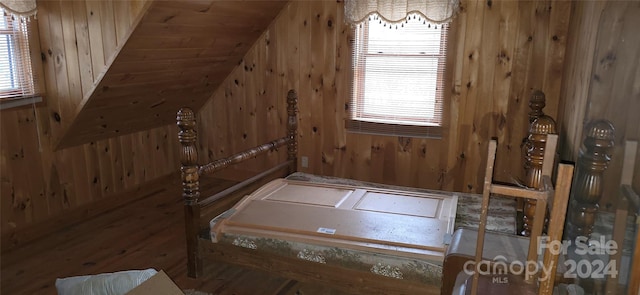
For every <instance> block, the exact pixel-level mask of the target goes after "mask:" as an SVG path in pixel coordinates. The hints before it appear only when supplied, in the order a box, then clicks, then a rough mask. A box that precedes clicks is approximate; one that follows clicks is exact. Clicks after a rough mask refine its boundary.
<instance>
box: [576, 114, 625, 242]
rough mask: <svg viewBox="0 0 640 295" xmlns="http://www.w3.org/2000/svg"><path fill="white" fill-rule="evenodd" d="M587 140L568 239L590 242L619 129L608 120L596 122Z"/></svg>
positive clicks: (588, 128) (579, 163)
mask: <svg viewBox="0 0 640 295" xmlns="http://www.w3.org/2000/svg"><path fill="white" fill-rule="evenodd" d="M584 133H585V134H586V136H585V139H584V141H583V143H582V147H581V149H580V155H579V156H578V161H577V163H576V177H575V178H574V183H573V187H572V189H571V204H570V207H569V212H568V213H567V214H568V215H569V220H568V224H567V225H568V231H567V237H568V238H569V239H571V240H574V239H575V238H576V237H578V236H585V237H588V238H590V237H591V232H592V230H593V224H594V223H595V219H596V214H597V212H598V208H599V205H598V203H599V202H600V198H601V197H602V189H603V185H602V183H603V173H604V171H605V170H607V166H608V164H609V161H610V160H611V156H610V152H611V149H612V148H613V146H614V137H615V135H614V133H615V128H614V127H613V124H612V123H611V122H609V121H607V120H594V121H591V122H589V123H588V124H587V125H586V126H585V130H584Z"/></svg>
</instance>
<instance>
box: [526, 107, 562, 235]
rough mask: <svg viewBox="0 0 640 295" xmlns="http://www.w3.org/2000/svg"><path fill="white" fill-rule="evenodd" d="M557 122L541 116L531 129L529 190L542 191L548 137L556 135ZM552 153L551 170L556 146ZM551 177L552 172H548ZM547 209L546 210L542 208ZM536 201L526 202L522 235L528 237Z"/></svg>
mask: <svg viewBox="0 0 640 295" xmlns="http://www.w3.org/2000/svg"><path fill="white" fill-rule="evenodd" d="M556 133H557V132H556V122H555V121H554V120H553V119H552V118H551V117H549V116H547V115H541V116H540V117H538V118H537V119H535V120H534V121H533V122H532V123H531V125H530V127H529V137H528V138H527V143H528V144H527V150H526V155H525V163H526V164H525V167H526V174H525V181H524V184H525V185H526V186H527V187H529V188H535V189H541V186H542V176H543V175H544V171H543V170H542V169H543V164H544V162H545V160H547V159H545V155H547V154H546V150H545V148H546V147H547V137H548V136H547V135H548V134H556ZM551 148H552V149H553V151H552V153H549V154H548V155H550V156H551V157H552V158H551V159H549V161H551V162H550V163H551V165H549V167H547V168H550V167H551V166H553V157H554V156H555V148H556V145H555V144H553V146H551ZM547 173H548V175H549V176H551V173H550V172H547ZM541 209H546V208H541ZM535 213H536V200H533V199H527V200H525V201H524V211H523V220H522V227H523V228H522V232H520V235H522V236H525V237H528V236H530V235H531V230H532V229H533V222H534V216H535V215H536V214H535ZM543 224H544V223H543Z"/></svg>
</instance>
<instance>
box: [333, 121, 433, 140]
mask: <svg viewBox="0 0 640 295" xmlns="http://www.w3.org/2000/svg"><path fill="white" fill-rule="evenodd" d="M345 128H346V129H347V131H348V132H351V133H362V134H373V135H388V136H401V137H416V138H433V139H441V138H442V127H441V126H414V125H400V124H390V123H377V122H369V121H360V120H345Z"/></svg>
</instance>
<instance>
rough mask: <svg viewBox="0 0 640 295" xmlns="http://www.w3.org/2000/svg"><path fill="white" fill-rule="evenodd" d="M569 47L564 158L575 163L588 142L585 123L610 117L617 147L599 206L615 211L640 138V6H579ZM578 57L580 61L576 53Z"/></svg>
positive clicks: (637, 180)
mask: <svg viewBox="0 0 640 295" xmlns="http://www.w3.org/2000/svg"><path fill="white" fill-rule="evenodd" d="M574 10H575V12H574V13H573V14H574V18H573V19H572V20H571V24H570V25H569V26H570V27H571V30H572V31H576V32H579V34H576V36H574V37H572V38H571V39H570V40H569V43H568V51H567V56H568V57H569V58H568V61H567V64H566V70H565V76H564V79H563V80H564V82H563V85H562V93H563V95H564V96H566V101H565V103H564V104H563V106H562V112H561V114H562V115H563V120H562V130H567V132H568V133H569V134H570V136H568V137H567V138H566V140H565V141H564V142H563V145H562V155H563V158H565V159H568V160H576V159H577V157H578V151H579V149H580V146H581V145H582V142H583V140H584V138H583V137H584V132H583V128H584V125H585V123H587V122H589V121H590V120H593V119H607V120H609V121H611V122H612V123H613V125H614V127H615V148H614V150H613V151H612V160H611V162H610V163H609V167H608V169H607V170H606V171H605V173H604V192H603V194H602V199H601V200H600V208H601V209H603V210H607V209H609V210H610V209H611V208H612V205H613V204H615V201H616V199H617V196H618V186H619V182H620V181H619V179H620V174H621V169H622V157H623V147H624V142H625V140H639V139H640V132H639V128H638V126H639V125H640V117H639V116H638V111H639V110H640V76H639V75H640V71H639V70H638V68H640V52H639V51H638V47H640V37H638V34H637V29H636V28H637V27H638V26H639V25H640V18H638V15H640V2H638V1H620V2H616V1H607V2H599V1H598V2H595V3H591V2H584V3H583V2H576V3H575V4H574ZM573 54H575V57H573V56H572V55H573ZM635 166H636V173H635V177H634V181H633V186H634V189H636V190H639V189H640V177H638V175H640V173H639V172H638V171H639V170H638V169H639V167H640V161H637V163H635Z"/></svg>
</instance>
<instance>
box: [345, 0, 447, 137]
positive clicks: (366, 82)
mask: <svg viewBox="0 0 640 295" xmlns="http://www.w3.org/2000/svg"><path fill="white" fill-rule="evenodd" d="M354 2H355V3H354ZM393 5H397V6H398V7H392V6H393ZM358 6H361V7H358ZM367 9H369V10H371V11H368V10H367ZM456 9H457V2H455V1H439V0H438V1H433V0H431V1H417V0H416V1H411V0H409V1H393V0H389V1H347V2H346V3H345V14H347V15H348V17H347V18H348V19H350V20H349V21H350V22H352V23H355V43H354V46H353V74H354V76H353V85H352V97H351V102H350V105H349V108H350V118H349V120H348V121H347V123H346V127H347V129H348V130H350V131H352V132H361V133H375V134H388V135H397V136H417V137H440V136H441V126H442V112H443V99H444V74H445V68H446V52H447V46H446V45H447V42H446V41H447V33H448V24H446V23H447V22H448V21H449V20H450V19H451V18H452V17H453V16H454V12H455V11H456ZM401 11H405V12H404V13H399V12H401ZM362 15H365V16H366V17H365V18H364V19H362V20H361V17H362ZM425 15H429V16H431V17H434V16H435V17H436V18H437V19H435V20H434V19H431V18H426V17H425Z"/></svg>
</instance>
